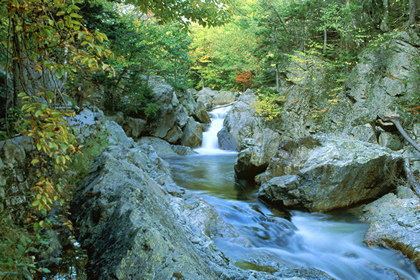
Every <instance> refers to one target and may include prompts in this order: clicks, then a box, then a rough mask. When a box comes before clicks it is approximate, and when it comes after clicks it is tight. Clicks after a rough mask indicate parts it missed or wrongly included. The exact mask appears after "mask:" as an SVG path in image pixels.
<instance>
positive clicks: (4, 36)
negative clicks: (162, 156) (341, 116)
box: [0, 0, 420, 279]
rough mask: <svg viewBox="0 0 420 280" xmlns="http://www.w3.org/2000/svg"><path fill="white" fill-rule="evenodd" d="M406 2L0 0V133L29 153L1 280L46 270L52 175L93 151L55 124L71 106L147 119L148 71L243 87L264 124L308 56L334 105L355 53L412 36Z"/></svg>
mask: <svg viewBox="0 0 420 280" xmlns="http://www.w3.org/2000/svg"><path fill="white" fill-rule="evenodd" d="M418 9H419V3H418V0H340V1H337V0H301V1H294V0H244V1H239V0H206V1H200V0H188V1H177V0H164V1H155V0H149V1H140V0H129V1H118V0H108V1H107V0H54V1H43V0H25V1H23V0H1V1H0V19H1V21H0V42H1V44H0V72H1V73H0V90H1V92H2V93H3V94H2V95H1V96H0V125H1V129H0V130H1V131H0V133H1V134H0V136H1V138H2V139H8V138H11V137H15V136H18V135H26V136H29V137H30V138H32V139H33V144H34V146H35V147H36V150H37V151H38V152H37V153H34V155H33V158H32V159H31V161H30V168H29V169H30V170H32V171H31V173H30V175H31V176H32V177H33V185H32V188H31V190H29V191H28V193H27V197H28V199H27V201H28V209H29V210H28V213H27V214H25V215H24V218H21V219H16V218H10V219H9V218H5V219H3V218H4V217H8V211H7V210H6V211H4V210H3V211H1V212H0V214H1V215H2V222H1V223H2V224H1V225H0V232H1V233H0V238H1V240H0V244H1V245H0V251H1V252H2V253H1V255H0V267H1V272H0V277H2V278H1V279H18V278H19V277H22V278H24V277H26V278H27V277H33V276H34V275H38V276H39V275H42V274H47V273H49V269H48V268H46V267H41V266H40V265H39V264H37V263H36V261H35V257H34V256H36V254H37V253H38V252H39V248H40V247H41V245H42V244H44V243H45V242H46V241H45V240H46V238H45V236H44V234H43V232H45V230H44V229H45V228H48V227H51V226H52V222H51V221H50V220H49V219H48V218H47V217H48V216H49V213H50V212H51V209H52V208H53V207H54V205H65V202H66V200H68V199H69V196H71V195H69V194H71V188H72V186H74V184H75V180H73V181H72V180H66V179H65V178H64V177H65V176H62V175H63V174H64V172H66V171H68V169H69V168H71V169H78V168H79V169H80V168H81V167H80V161H81V159H80V158H79V159H78V157H84V158H93V157H94V156H95V155H96V154H97V153H98V152H99V151H98V149H97V148H96V147H81V146H80V145H79V143H77V141H76V140H75V137H74V135H73V132H72V130H71V128H69V126H68V124H67V123H66V121H65V120H64V119H65V118H66V117H67V116H71V115H73V114H74V113H75V111H74V110H73V108H74V106H77V107H79V109H80V107H81V105H82V103H90V104H92V105H95V106H98V107H99V108H100V109H102V110H104V111H105V112H106V113H107V114H114V113H116V112H123V113H124V114H125V115H126V116H131V117H140V118H144V119H147V120H149V121H153V119H154V118H156V117H157V116H158V114H159V107H160V104H158V103H157V101H156V100H155V98H154V94H153V92H152V90H151V88H150V87H149V86H148V79H149V77H151V76H155V75H159V76H162V77H164V78H165V80H166V81H167V82H168V83H170V84H171V85H172V86H173V87H174V88H175V89H176V90H178V91H183V90H186V89H188V88H196V89H201V88H204V87H210V88H212V89H225V90H233V91H244V90H246V89H247V88H254V89H256V90H257V94H258V96H259V101H258V103H257V104H256V107H257V109H258V112H260V113H261V114H263V115H264V116H266V118H267V119H270V118H272V117H273V116H275V115H276V114H278V113H279V112H280V111H281V102H282V100H283V93H282V92H281V87H280V84H279V81H280V77H281V76H282V75H283V73H284V72H285V71H286V70H287V67H290V65H292V64H291V63H290V62H293V61H295V62H302V61H305V60H311V61H313V57H317V58H319V60H317V63H321V64H322V66H323V67H322V69H326V71H327V73H324V74H325V76H326V77H328V81H329V87H330V88H331V102H335V101H334V99H335V96H336V94H337V93H338V92H339V91H340V90H341V89H342V85H343V83H344V82H345V81H346V79H348V78H349V73H350V70H351V69H352V68H353V67H354V66H355V65H356V64H357V63H358V62H359V58H358V54H359V53H360V52H361V51H363V50H365V49H367V48H372V49H374V48H378V46H379V44H382V43H384V42H390V41H391V40H392V39H393V38H394V37H395V34H396V32H398V31H401V30H410V31H412V32H417V30H418V16H419V13H418ZM290 82H294V81H290ZM68 100H71V101H72V102H73V105H72V106H71V107H68ZM418 100H419V98H415V99H413V101H412V102H411V103H410V104H407V107H411V108H413V107H416V106H419V105H420V104H419V101H418ZM76 111H77V110H76ZM89 148H91V150H89ZM77 160H79V162H78V161H77ZM85 164H88V163H85ZM76 172H78V174H79V175H78V176H77V177H82V176H83V171H81V170H76ZM3 216H4V217H3ZM64 223H67V224H66V226H67V227H68V228H69V229H70V230H72V227H71V224H70V223H69V222H68V221H67V220H66V219H65V222H64ZM44 245H45V244H44ZM8 277H9V278H8ZM16 277H18V278H16Z"/></svg>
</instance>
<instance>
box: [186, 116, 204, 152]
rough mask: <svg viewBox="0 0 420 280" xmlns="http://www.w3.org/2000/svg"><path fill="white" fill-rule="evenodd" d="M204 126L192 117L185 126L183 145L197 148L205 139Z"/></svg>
mask: <svg viewBox="0 0 420 280" xmlns="http://www.w3.org/2000/svg"><path fill="white" fill-rule="evenodd" d="M202 134H203V127H202V125H201V124H199V123H198V122H196V121H195V120H194V118H192V117H190V119H189V120H188V123H187V125H186V126H185V127H184V134H183V135H182V138H181V145H183V146H187V147H190V148H197V147H199V146H200V145H201V142H202V140H203V135H202Z"/></svg>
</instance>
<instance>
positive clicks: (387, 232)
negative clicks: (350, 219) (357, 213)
mask: <svg viewBox="0 0 420 280" xmlns="http://www.w3.org/2000/svg"><path fill="white" fill-rule="evenodd" d="M419 205H420V199H419V197H417V196H415V195H414V194H413V193H412V191H411V190H410V189H408V188H407V187H402V186H400V187H398V191H397V194H392V193H390V194H387V195H385V196H383V197H381V198H380V199H378V200H376V201H374V202H372V203H370V204H368V205H367V206H365V207H364V208H363V211H364V213H363V215H362V216H361V218H362V220H364V221H366V222H369V223H370V227H369V229H368V231H367V233H366V235H365V242H366V244H367V245H369V246H381V247H385V248H392V249H395V250H399V251H401V252H402V253H403V254H404V255H406V256H408V257H409V258H410V259H411V260H412V261H413V262H414V263H415V265H416V266H417V268H419V269H420V244H419V234H420V209H419Z"/></svg>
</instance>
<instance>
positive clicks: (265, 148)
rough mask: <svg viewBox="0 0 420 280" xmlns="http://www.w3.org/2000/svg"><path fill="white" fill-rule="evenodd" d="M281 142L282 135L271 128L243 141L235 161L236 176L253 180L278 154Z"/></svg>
mask: <svg viewBox="0 0 420 280" xmlns="http://www.w3.org/2000/svg"><path fill="white" fill-rule="evenodd" d="M279 142H280V135H279V134H278V133H277V132H274V131H272V130H271V129H269V128H265V129H264V130H263V131H262V132H261V133H257V134H255V136H254V138H247V139H245V140H244V141H242V146H241V149H240V152H239V154H238V158H237V160H236V163H235V174H236V177H237V178H238V179H252V180H253V179H254V176H255V175H257V174H259V173H261V172H263V171H264V170H265V169H266V168H267V166H268V164H269V162H270V161H271V157H273V156H274V155H275V154H276V152H277V147H278V145H279Z"/></svg>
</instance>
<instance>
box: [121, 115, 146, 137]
mask: <svg viewBox="0 0 420 280" xmlns="http://www.w3.org/2000/svg"><path fill="white" fill-rule="evenodd" d="M125 123H126V126H125V129H124V130H125V132H126V134H127V136H129V137H133V138H139V137H140V136H141V133H142V132H143V130H144V127H145V126H146V123H147V122H146V121H145V120H143V119H138V118H130V117H128V118H127V119H126V120H125Z"/></svg>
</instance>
